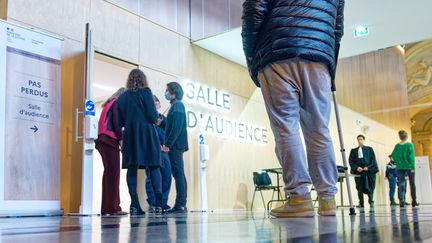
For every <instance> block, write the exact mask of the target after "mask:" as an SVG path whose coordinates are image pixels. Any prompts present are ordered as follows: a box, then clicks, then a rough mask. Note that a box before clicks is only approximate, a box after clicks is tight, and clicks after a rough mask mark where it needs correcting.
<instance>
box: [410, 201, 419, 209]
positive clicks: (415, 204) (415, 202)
mask: <svg viewBox="0 0 432 243" xmlns="http://www.w3.org/2000/svg"><path fill="white" fill-rule="evenodd" d="M411 206H412V207H418V206H419V204H418V202H417V200H413V201H412V203H411Z"/></svg>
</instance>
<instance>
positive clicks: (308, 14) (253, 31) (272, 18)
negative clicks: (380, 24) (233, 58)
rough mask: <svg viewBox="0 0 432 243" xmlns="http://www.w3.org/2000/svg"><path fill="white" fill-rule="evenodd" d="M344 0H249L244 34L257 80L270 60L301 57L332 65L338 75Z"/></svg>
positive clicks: (253, 75) (247, 1) (250, 67)
mask: <svg viewBox="0 0 432 243" xmlns="http://www.w3.org/2000/svg"><path fill="white" fill-rule="evenodd" d="M344 5H345V1H344V0H245V2H244V3H243V17H242V20H243V24H242V38H243V49H244V52H245V55H246V59H247V64H248V68H249V73H250V75H251V78H252V79H253V81H254V82H255V84H256V85H257V86H258V87H259V86H260V84H259V81H258V80H257V74H258V71H259V70H260V69H262V68H264V67H265V66H266V65H267V64H270V63H273V62H277V61H281V60H286V59H290V58H294V57H300V58H303V59H307V60H310V61H315V62H321V63H324V64H326V65H327V66H328V68H329V73H330V75H331V76H332V80H333V79H334V73H335V69H336V61H337V60H336V58H337V57H335V56H336V55H337V52H338V50H339V46H340V41H341V38H342V35H343V27H344V26H343V18H344V17H343V10H344Z"/></svg>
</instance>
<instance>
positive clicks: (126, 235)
mask: <svg viewBox="0 0 432 243" xmlns="http://www.w3.org/2000/svg"><path fill="white" fill-rule="evenodd" d="M357 211H358V210H357ZM0 232H1V236H0V242H14V243H15V242H26V243H29V242H38V243H42V242H173V241H176V242H224V243H226V242H238V243H240V242H287V241H289V242H318V241H319V242H330V243H333V242H367V243H371V242H415V241H426V242H428V241H432V206H421V207H420V208H419V209H412V208H411V207H407V208H406V209H402V210H401V209H399V208H398V207H396V208H393V209H390V208H389V207H377V208H376V209H375V210H374V211H369V210H367V211H364V212H362V213H360V212H357V215H356V216H354V217H351V216H349V215H348V211H347V210H344V209H341V210H339V212H338V215H337V216H336V217H319V216H316V217H315V218H309V219H306V218H298V219H273V218H269V217H268V215H267V214H266V213H264V212H262V211H261V212H249V211H242V212H238V211H237V212H223V213H222V212H218V213H208V214H202V213H189V214H187V215H177V216H166V217H163V216H149V215H147V216H145V217H141V218H130V217H128V216H124V217H68V216H65V217H41V218H36V217H35V218H1V219H0Z"/></svg>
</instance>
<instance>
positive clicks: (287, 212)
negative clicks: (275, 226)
mask: <svg viewBox="0 0 432 243" xmlns="http://www.w3.org/2000/svg"><path fill="white" fill-rule="evenodd" d="M270 215H271V216H274V217H277V218H292V217H313V216H315V210H314V207H313V204H312V199H311V196H310V194H307V195H305V196H298V195H292V196H290V197H289V199H288V202H286V203H285V204H284V205H283V206H280V207H278V208H275V209H272V210H271V211H270Z"/></svg>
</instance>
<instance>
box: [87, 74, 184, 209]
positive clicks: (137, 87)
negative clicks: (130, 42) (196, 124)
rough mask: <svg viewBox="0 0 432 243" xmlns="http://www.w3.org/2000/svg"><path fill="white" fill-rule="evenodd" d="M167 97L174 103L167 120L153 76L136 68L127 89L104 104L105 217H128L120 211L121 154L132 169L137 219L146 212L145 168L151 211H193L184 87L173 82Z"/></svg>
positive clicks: (129, 172) (101, 127)
mask: <svg viewBox="0 0 432 243" xmlns="http://www.w3.org/2000/svg"><path fill="white" fill-rule="evenodd" d="M164 96H165V98H166V99H167V100H168V101H169V102H170V104H171V107H170V109H169V111H168V114H167V116H166V117H165V116H164V114H161V113H159V112H158V110H159V109H160V107H161V105H160V100H159V99H158V98H157V97H156V96H155V95H153V93H152V91H151V89H150V88H149V85H148V81H147V77H146V76H145V74H144V73H143V72H142V71H141V70H139V69H134V70H132V71H131V72H130V73H129V76H128V80H127V83H126V88H120V89H119V90H118V91H117V92H116V93H114V94H113V95H112V96H111V97H110V98H109V99H108V100H107V101H106V102H105V103H104V104H103V109H102V113H101V116H100V119H99V130H98V139H97V140H96V141H95V142H96V149H97V150H98V151H99V153H100V154H101V157H102V161H103V164H104V173H103V180H102V207H101V213H102V215H125V214H127V213H126V212H124V211H122V209H121V207H120V193H119V183H120V151H121V153H122V168H123V169H127V185H128V188H129V195H130V197H131V205H130V209H129V213H130V214H131V215H143V214H145V212H144V210H143V209H142V208H141V205H140V202H139V198H138V193H137V184H138V177H137V174H138V170H139V169H145V171H146V175H147V179H146V185H145V188H146V192H147V202H148V203H149V205H150V212H153V213H156V214H162V213H165V212H166V213H185V212H187V208H186V197H187V182H186V177H185V174H184V160H183V154H184V152H186V151H187V150H188V140H187V129H186V111H185V106H184V104H183V102H182V98H183V89H182V87H181V85H180V84H179V83H177V82H171V83H168V84H167V87H166V91H165V94H164ZM172 177H174V180H175V187H176V192H177V194H176V201H175V205H174V206H173V207H172V208H171V207H170V206H168V195H169V191H170V188H171V178H172Z"/></svg>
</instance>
